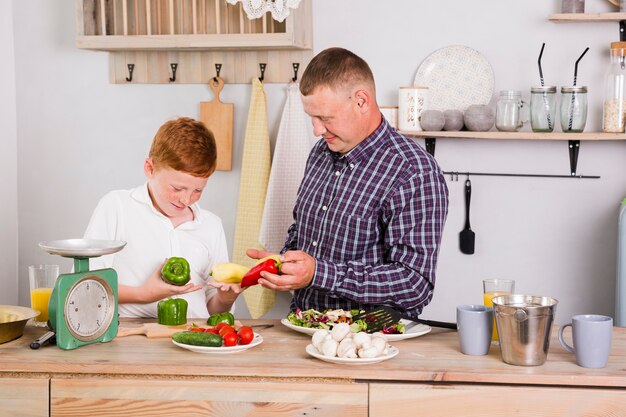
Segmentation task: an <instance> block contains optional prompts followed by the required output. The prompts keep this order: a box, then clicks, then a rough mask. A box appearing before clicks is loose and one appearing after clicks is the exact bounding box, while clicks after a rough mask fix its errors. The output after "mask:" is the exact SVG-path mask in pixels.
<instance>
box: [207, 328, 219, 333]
mask: <svg viewBox="0 0 626 417" xmlns="http://www.w3.org/2000/svg"><path fill="white" fill-rule="evenodd" d="M204 332H205V333H213V334H219V332H218V331H217V330H215V329H206V330H205V331H204Z"/></svg>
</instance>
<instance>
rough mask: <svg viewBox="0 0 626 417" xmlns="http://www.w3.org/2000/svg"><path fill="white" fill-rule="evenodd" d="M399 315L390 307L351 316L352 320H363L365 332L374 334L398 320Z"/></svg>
mask: <svg viewBox="0 0 626 417" xmlns="http://www.w3.org/2000/svg"><path fill="white" fill-rule="evenodd" d="M400 318H401V315H400V313H399V312H397V311H396V310H394V309H393V308H391V307H386V306H382V307H378V308H376V309H374V310H370V311H365V312H363V313H359V314H356V315H354V316H352V320H363V321H364V322H365V323H367V332H368V333H376V332H379V331H381V330H382V329H383V327H387V326H391V325H392V324H394V323H397V322H398V320H400Z"/></svg>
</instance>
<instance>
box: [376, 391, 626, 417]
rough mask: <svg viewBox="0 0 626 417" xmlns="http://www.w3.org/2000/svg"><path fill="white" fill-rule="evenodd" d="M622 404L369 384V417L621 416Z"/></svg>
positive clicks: (604, 397) (613, 394) (608, 399)
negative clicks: (409, 416)
mask: <svg viewBox="0 0 626 417" xmlns="http://www.w3.org/2000/svg"><path fill="white" fill-rule="evenodd" d="M625 403H626V391H624V390H618V389H593V390H589V389H582V388H562V387H549V388H546V387H532V386H530V387H529V386H521V387H513V386H506V385H502V386H500V385H456V384H445V385H428V384H422V385H415V384H378V383H373V384H370V417H399V416H406V415H407V410H413V411H412V413H411V416H412V417H420V416H424V417H485V416H507V417H514V416H520V417H521V416H532V417H557V416H567V417H576V416H581V417H582V416H621V415H623V413H624V404H625Z"/></svg>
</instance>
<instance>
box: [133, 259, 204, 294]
mask: <svg viewBox="0 0 626 417" xmlns="http://www.w3.org/2000/svg"><path fill="white" fill-rule="evenodd" d="M166 261H167V260H166ZM166 261H163V263H161V265H159V267H158V268H157V269H156V270H155V271H154V272H153V273H152V275H150V278H149V279H148V280H147V281H146V283H145V284H144V285H142V286H141V289H142V290H143V291H144V292H145V294H146V302H147V303H151V302H153V301H159V300H162V299H164V298H167V297H170V296H172V295H178V294H186V293H188V292H193V291H198V290H201V289H202V285H198V284H194V283H192V282H189V283H187V284H185V285H182V286H177V285H172V284H168V283H167V282H165V281H163V279H162V278H161V269H162V268H163V265H165V262H166Z"/></svg>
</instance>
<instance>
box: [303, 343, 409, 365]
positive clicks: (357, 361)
mask: <svg viewBox="0 0 626 417" xmlns="http://www.w3.org/2000/svg"><path fill="white" fill-rule="evenodd" d="M305 350H306V353H308V354H309V355H311V356H313V357H314V358H317V359H319V360H322V361H324V362H330V363H339V364H342V365H369V364H372V363H379V362H382V361H386V360H387V359H391V358H393V357H394V356H396V355H397V354H398V353H400V351H399V350H398V348H395V347H393V346H389V348H388V351H387V354H386V355H382V356H377V357H375V358H339V357H336V356H335V357H332V358H331V357H330V356H324V355H322V354H321V353H319V352H318V351H317V349H315V347H313V345H307V347H306V349H305Z"/></svg>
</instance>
